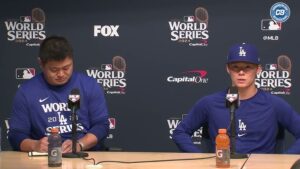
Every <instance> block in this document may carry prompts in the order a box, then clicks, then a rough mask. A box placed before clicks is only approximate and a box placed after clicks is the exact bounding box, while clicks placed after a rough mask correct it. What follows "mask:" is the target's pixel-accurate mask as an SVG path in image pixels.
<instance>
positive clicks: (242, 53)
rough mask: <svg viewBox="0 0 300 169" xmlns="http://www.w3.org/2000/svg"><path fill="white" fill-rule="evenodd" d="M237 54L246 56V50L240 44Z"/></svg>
mask: <svg viewBox="0 0 300 169" xmlns="http://www.w3.org/2000/svg"><path fill="white" fill-rule="evenodd" d="M239 56H246V51H245V50H244V49H243V47H242V46H240V52H239Z"/></svg>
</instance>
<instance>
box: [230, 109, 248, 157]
mask: <svg viewBox="0 0 300 169" xmlns="http://www.w3.org/2000/svg"><path fill="white" fill-rule="evenodd" d="M235 107H236V103H233V104H232V105H231V106H230V121H231V123H230V131H231V135H230V158H232V159H242V158H247V157H248V156H247V154H239V153H236V152H235V151H236V149H235V139H236V133H235V111H234V110H235Z"/></svg>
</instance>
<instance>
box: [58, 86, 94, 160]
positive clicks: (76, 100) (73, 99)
mask: <svg viewBox="0 0 300 169" xmlns="http://www.w3.org/2000/svg"><path fill="white" fill-rule="evenodd" d="M68 108H69V109H71V111H72V112H71V113H72V114H71V121H72V152H71V153H64V154H63V155H62V156H63V157H66V158H82V157H87V156H88V154H87V153H83V152H76V147H77V146H76V144H77V115H76V111H77V110H78V109H79V108H80V92H79V89H77V88H75V89H72V90H71V93H70V95H69V97H68Z"/></svg>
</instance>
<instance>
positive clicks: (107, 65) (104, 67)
mask: <svg viewBox="0 0 300 169" xmlns="http://www.w3.org/2000/svg"><path fill="white" fill-rule="evenodd" d="M101 70H112V65H111V64H102V65H101Z"/></svg>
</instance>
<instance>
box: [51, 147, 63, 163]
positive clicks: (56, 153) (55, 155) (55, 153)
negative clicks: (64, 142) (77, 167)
mask: <svg viewBox="0 0 300 169" xmlns="http://www.w3.org/2000/svg"><path fill="white" fill-rule="evenodd" d="M61 160H62V154H61V147H53V148H52V149H50V150H49V154H48V163H49V164H59V163H61Z"/></svg>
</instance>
